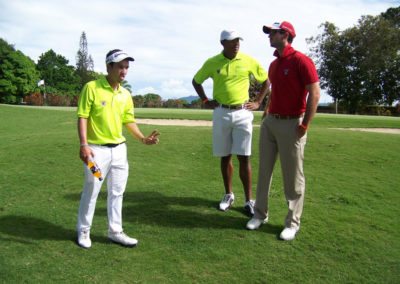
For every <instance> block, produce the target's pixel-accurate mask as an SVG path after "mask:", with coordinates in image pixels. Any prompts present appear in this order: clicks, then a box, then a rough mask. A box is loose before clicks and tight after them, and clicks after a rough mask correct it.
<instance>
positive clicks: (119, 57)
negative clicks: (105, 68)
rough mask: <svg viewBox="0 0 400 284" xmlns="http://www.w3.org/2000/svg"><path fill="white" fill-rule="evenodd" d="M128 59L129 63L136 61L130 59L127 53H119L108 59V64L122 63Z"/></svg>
mask: <svg viewBox="0 0 400 284" xmlns="http://www.w3.org/2000/svg"><path fill="white" fill-rule="evenodd" d="M125 59H128V60H129V61H134V60H135V59H133V57H130V56H129V55H128V54H127V53H126V52H123V51H117V52H115V53H113V54H111V55H109V56H107V58H106V64H109V63H111V62H121V61H122V60H125Z"/></svg>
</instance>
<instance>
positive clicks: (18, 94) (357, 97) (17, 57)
mask: <svg viewBox="0 0 400 284" xmlns="http://www.w3.org/2000/svg"><path fill="white" fill-rule="evenodd" d="M399 25H400V7H396V8H389V9H388V10H387V11H386V12H384V13H382V14H380V15H378V16H362V17H361V19H360V20H359V21H358V23H357V24H356V25H355V26H354V27H351V28H348V29H345V30H343V31H340V30H339V29H338V28H337V27H336V26H335V25H334V24H333V23H330V22H325V23H323V24H321V26H320V27H322V33H320V34H318V35H317V36H315V37H311V38H308V39H307V42H308V44H309V45H311V48H310V54H309V55H310V56H311V57H312V58H313V59H314V61H315V63H316V65H317V69H318V74H319V76H320V81H321V87H322V89H324V90H325V91H326V92H327V94H328V95H329V96H331V97H332V98H333V100H334V102H335V107H339V108H340V109H341V110H342V112H347V113H363V112H364V113H365V111H366V110H367V109H371V106H386V107H389V106H392V105H393V103H394V102H398V101H399V100H400V79H399V74H400V26H399ZM101 75H102V74H100V73H97V72H95V71H93V60H92V57H91V56H90V55H89V52H88V43H87V38H86V34H85V32H82V34H81V37H80V42H79V49H78V51H77V54H76V65H75V66H73V65H70V64H69V61H68V60H67V59H66V58H65V57H64V56H62V55H60V54H57V53H56V52H55V51H53V50H52V49H50V50H48V51H46V52H45V53H43V54H42V55H41V56H40V57H39V59H38V62H37V64H35V62H34V61H33V60H32V59H30V58H29V57H28V56H26V55H24V54H23V53H22V52H21V51H19V50H16V49H15V48H14V46H13V45H11V44H9V43H7V42H6V40H4V39H1V38H0V103H12V104H18V103H22V102H24V103H28V104H36V105H43V104H48V105H72V106H74V105H76V103H77V97H78V95H79V93H80V90H81V89H82V87H83V85H84V84H86V83H87V82H88V81H91V80H94V79H97V78H98V77H99V76H101ZM41 80H43V81H44V84H41V83H40V82H43V81H41ZM38 82H39V84H38ZM122 85H123V86H124V87H125V88H127V89H128V90H129V91H130V92H131V93H132V87H131V86H130V85H129V84H128V82H126V81H123V82H122ZM259 88H260V85H259V84H257V82H256V81H255V80H254V79H253V78H251V86H250V90H249V94H250V98H251V99H252V98H254V97H255V96H256V95H257V92H258V91H259ZM133 100H134V103H135V106H136V107H173V108H181V107H190V108H200V107H201V101H200V100H194V101H192V102H186V101H183V100H179V99H169V100H166V101H163V100H162V98H161V96H160V95H158V94H152V93H150V94H145V95H136V96H133ZM399 112H400V110H399Z"/></svg>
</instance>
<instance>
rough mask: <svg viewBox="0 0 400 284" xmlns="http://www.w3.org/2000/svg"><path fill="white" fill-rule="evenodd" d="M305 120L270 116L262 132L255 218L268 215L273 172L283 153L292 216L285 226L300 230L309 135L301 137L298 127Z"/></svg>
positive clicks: (263, 122) (284, 181) (287, 218)
mask: <svg viewBox="0 0 400 284" xmlns="http://www.w3.org/2000/svg"><path fill="white" fill-rule="evenodd" d="M301 120H302V118H298V119H278V118H274V117H272V116H266V117H265V118H264V119H263V121H262V124H261V129H260V141H259V148H260V154H259V155H260V156H259V170H258V183H257V196H256V204H255V214H254V217H255V218H258V219H265V218H266V217H267V216H268V199H269V191H270V188H271V182H272V173H273V170H274V166H275V162H276V159H277V156H278V153H279V157H280V162H281V168H282V175H283V185H284V193H285V197H286V201H287V204H288V207H289V208H288V214H287V216H286V220H285V227H289V228H290V227H292V228H299V227H300V217H301V214H302V212H303V203H304V192H305V177H304V172H303V161H304V147H305V145H306V140H307V134H306V135H304V136H303V137H302V138H300V139H299V138H298V137H297V127H298V125H299V124H300V123H301Z"/></svg>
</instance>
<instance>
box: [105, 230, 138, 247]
mask: <svg viewBox="0 0 400 284" xmlns="http://www.w3.org/2000/svg"><path fill="white" fill-rule="evenodd" d="M108 238H109V239H110V240H111V241H113V242H114V243H117V244H121V245H123V246H126V247H134V246H136V245H137V243H138V240H137V239H134V238H130V237H128V236H127V235H126V234H125V233H124V232H120V233H111V232H109V233H108Z"/></svg>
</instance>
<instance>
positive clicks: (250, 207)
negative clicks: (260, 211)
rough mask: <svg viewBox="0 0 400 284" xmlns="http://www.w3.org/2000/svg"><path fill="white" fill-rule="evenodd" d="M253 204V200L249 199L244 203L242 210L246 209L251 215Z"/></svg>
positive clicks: (252, 213)
mask: <svg viewBox="0 0 400 284" xmlns="http://www.w3.org/2000/svg"><path fill="white" fill-rule="evenodd" d="M254 205H255V201H254V200H249V201H247V202H246V203H245V204H244V210H246V212H247V213H249V214H250V215H251V216H253V215H254Z"/></svg>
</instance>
